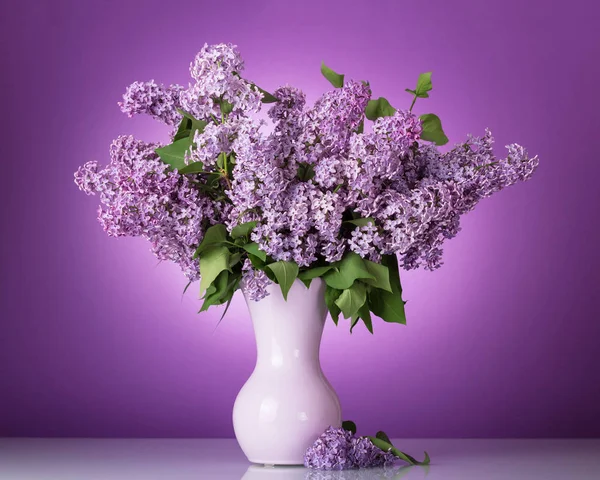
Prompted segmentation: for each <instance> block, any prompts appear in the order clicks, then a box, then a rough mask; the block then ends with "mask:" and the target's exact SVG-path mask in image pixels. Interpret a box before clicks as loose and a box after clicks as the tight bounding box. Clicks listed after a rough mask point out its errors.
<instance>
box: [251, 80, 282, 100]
mask: <svg viewBox="0 0 600 480" xmlns="http://www.w3.org/2000/svg"><path fill="white" fill-rule="evenodd" d="M253 85H254V84H253ZM254 86H255V87H256V88H257V89H258V91H259V92H260V93H262V94H263V97H262V99H261V102H262V103H275V102H278V101H279V99H278V98H277V97H276V96H274V95H273V94H271V93H269V92H267V91H266V90H263V89H262V88H260V87H259V86H258V85H254Z"/></svg>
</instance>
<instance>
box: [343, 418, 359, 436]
mask: <svg viewBox="0 0 600 480" xmlns="http://www.w3.org/2000/svg"><path fill="white" fill-rule="evenodd" d="M342 428H343V429H344V430H346V431H347V432H351V433H352V435H356V423H354V422H353V421H352V420H344V421H343V422H342Z"/></svg>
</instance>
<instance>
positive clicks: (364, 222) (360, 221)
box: [344, 217, 375, 227]
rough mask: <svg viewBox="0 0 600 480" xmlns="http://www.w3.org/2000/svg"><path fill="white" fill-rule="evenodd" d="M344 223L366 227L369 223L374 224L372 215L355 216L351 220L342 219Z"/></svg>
mask: <svg viewBox="0 0 600 480" xmlns="http://www.w3.org/2000/svg"><path fill="white" fill-rule="evenodd" d="M344 223H351V224H352V225H356V226H357V227H366V226H367V225H370V224H373V225H375V219H374V218H372V217H365V218H355V219H353V220H344Z"/></svg>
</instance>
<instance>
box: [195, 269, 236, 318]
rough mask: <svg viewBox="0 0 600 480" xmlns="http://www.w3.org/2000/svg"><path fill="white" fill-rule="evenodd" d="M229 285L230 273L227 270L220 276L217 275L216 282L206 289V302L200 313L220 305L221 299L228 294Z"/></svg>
mask: <svg viewBox="0 0 600 480" xmlns="http://www.w3.org/2000/svg"><path fill="white" fill-rule="evenodd" d="M228 283H229V272H228V271H227V270H223V271H222V272H221V273H219V275H217V278H215V280H214V282H213V283H211V284H210V285H209V287H208V288H207V289H206V293H205V295H204V302H203V303H202V307H201V308H200V312H204V311H206V310H208V308H209V307H210V306H212V305H218V304H219V303H221V301H220V299H221V298H222V297H223V296H224V295H225V294H226V292H227V284H228ZM198 313H199V312H198Z"/></svg>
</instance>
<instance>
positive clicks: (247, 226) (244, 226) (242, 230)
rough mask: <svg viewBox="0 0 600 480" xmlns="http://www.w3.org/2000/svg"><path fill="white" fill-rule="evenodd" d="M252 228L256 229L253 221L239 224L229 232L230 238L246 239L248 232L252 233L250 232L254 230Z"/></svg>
mask: <svg viewBox="0 0 600 480" xmlns="http://www.w3.org/2000/svg"><path fill="white" fill-rule="evenodd" d="M254 227H256V222H254V221H253V222H246V223H241V224H240V225H237V226H235V227H234V228H233V230H232V231H231V237H232V238H240V237H247V236H248V235H250V232H252V230H254Z"/></svg>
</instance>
